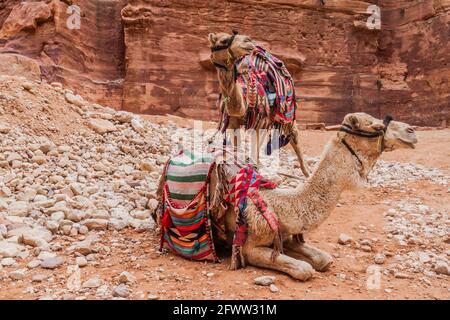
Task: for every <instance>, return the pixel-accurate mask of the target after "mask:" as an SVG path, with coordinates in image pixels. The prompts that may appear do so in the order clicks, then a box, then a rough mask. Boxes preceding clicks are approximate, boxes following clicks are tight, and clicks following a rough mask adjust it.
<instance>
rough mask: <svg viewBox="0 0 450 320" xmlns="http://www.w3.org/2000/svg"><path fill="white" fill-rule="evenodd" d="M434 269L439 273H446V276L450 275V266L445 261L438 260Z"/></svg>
mask: <svg viewBox="0 0 450 320" xmlns="http://www.w3.org/2000/svg"><path fill="white" fill-rule="evenodd" d="M434 271H435V272H436V273H438V274H444V275H446V276H450V267H449V265H448V264H447V263H446V262H444V261H437V262H436V265H435V266H434Z"/></svg>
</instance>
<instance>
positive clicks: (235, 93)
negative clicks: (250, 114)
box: [218, 70, 245, 117]
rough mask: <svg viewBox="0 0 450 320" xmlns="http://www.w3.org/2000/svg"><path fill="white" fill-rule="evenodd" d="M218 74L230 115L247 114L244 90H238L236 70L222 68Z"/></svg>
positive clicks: (240, 115) (239, 115)
mask: <svg viewBox="0 0 450 320" xmlns="http://www.w3.org/2000/svg"><path fill="white" fill-rule="evenodd" d="M218 75H219V83H220V91H221V93H222V95H223V96H224V98H225V103H226V110H227V113H228V115H230V116H234V117H242V116H243V115H244V114H245V107H244V103H243V97H242V92H241V91H242V90H238V87H237V85H236V80H235V78H234V72H233V71H232V70H226V71H225V70H220V71H219V72H218Z"/></svg>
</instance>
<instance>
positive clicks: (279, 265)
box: [245, 247, 314, 281]
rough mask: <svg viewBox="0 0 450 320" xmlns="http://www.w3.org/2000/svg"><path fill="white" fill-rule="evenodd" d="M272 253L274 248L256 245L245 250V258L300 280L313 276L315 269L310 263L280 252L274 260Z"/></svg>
mask: <svg viewBox="0 0 450 320" xmlns="http://www.w3.org/2000/svg"><path fill="white" fill-rule="evenodd" d="M272 253H273V249H271V248H269V247H254V248H251V249H249V250H246V251H245V258H246V261H247V262H248V263H249V264H251V265H253V266H255V267H260V268H267V269H273V270H278V271H281V272H284V273H287V274H289V275H290V276H291V277H293V278H295V279H297V280H300V281H306V280H309V279H310V278H311V277H312V276H313V274H314V269H313V268H312V267H311V265H310V264H309V263H307V262H304V261H301V260H297V259H294V258H291V257H289V256H287V255H285V254H279V255H278V256H277V257H276V258H275V260H274V261H273V260H272Z"/></svg>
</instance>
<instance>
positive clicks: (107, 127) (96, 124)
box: [88, 119, 117, 134]
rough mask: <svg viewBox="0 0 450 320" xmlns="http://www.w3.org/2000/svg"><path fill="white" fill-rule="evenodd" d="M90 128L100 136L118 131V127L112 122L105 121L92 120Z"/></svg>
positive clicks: (89, 124) (89, 123)
mask: <svg viewBox="0 0 450 320" xmlns="http://www.w3.org/2000/svg"><path fill="white" fill-rule="evenodd" d="M88 126H89V127H90V128H91V129H92V130H94V131H95V132H97V133H99V134H105V133H107V132H113V131H116V130H117V127H116V126H115V125H114V124H113V123H112V122H111V121H108V120H103V119H90V120H89V122H88Z"/></svg>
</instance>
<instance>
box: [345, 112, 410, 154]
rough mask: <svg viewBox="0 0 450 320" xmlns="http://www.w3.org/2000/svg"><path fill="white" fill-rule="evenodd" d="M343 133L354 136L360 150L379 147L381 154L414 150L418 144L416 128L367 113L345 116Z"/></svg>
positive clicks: (389, 118)
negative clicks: (406, 149)
mask: <svg viewBox="0 0 450 320" xmlns="http://www.w3.org/2000/svg"><path fill="white" fill-rule="evenodd" d="M341 131H344V132H346V135H347V136H348V135H350V136H353V137H352V138H353V141H355V140H358V148H359V149H373V148H374V147H376V146H378V147H380V148H379V149H380V150H379V152H380V153H381V152H382V151H393V150H396V149H404V148H409V149H414V148H415V144H416V143H417V137H416V133H415V130H414V128H413V127H411V126H410V125H409V124H407V123H404V122H400V121H394V120H392V118H391V117H390V116H388V117H386V119H385V120H384V121H383V120H379V119H376V118H374V117H372V116H371V115H368V114H367V113H362V112H360V113H350V114H348V115H346V116H345V118H344V121H343V122H342V127H341ZM361 138H362V139H361ZM380 139H382V141H380ZM377 151H378V150H377Z"/></svg>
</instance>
